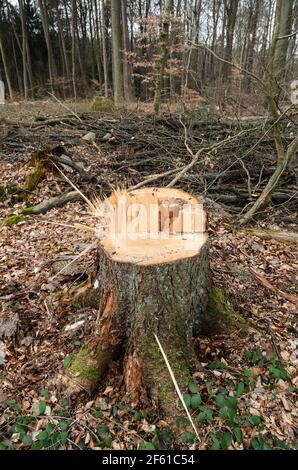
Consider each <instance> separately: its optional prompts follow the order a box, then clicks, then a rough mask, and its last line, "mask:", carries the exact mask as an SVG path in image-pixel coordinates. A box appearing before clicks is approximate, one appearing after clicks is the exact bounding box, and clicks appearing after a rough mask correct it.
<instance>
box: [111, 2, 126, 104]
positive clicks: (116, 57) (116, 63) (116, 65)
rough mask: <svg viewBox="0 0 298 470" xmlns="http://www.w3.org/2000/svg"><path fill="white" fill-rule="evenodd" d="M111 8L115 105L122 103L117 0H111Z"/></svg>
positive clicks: (118, 3)
mask: <svg viewBox="0 0 298 470" xmlns="http://www.w3.org/2000/svg"><path fill="white" fill-rule="evenodd" d="M111 10H112V49H113V85H114V101H115V105H116V106H121V105H122V104H123V100H124V96H123V67H122V57H121V50H122V34H121V5H120V1H119V0H111Z"/></svg>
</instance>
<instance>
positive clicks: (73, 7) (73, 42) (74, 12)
mask: <svg viewBox="0 0 298 470" xmlns="http://www.w3.org/2000/svg"><path fill="white" fill-rule="evenodd" d="M76 47H77V2H76V0H71V60H72V87H73V95H74V98H75V99H77V59H76V57H77V55H76Z"/></svg>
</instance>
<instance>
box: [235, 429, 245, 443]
mask: <svg viewBox="0 0 298 470" xmlns="http://www.w3.org/2000/svg"><path fill="white" fill-rule="evenodd" d="M234 435H235V438H236V441H237V443H238V444H243V435H242V431H241V429H240V428H235V429H234Z"/></svg>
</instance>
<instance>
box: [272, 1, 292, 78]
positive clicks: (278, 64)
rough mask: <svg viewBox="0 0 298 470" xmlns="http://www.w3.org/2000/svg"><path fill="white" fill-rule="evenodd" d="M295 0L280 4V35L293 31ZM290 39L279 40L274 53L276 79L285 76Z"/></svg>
mask: <svg viewBox="0 0 298 470" xmlns="http://www.w3.org/2000/svg"><path fill="white" fill-rule="evenodd" d="M293 7H294V0H286V1H282V2H281V4H280V21H279V26H278V37H283V36H287V35H288V34H290V33H291V30H292V22H293ZM288 46H289V39H288V38H285V39H280V40H278V41H277V44H276V50H275V54H274V73H275V77H276V81H278V82H279V81H281V80H282V79H283V78H284V76H285V70H286V61H287V52H288Z"/></svg>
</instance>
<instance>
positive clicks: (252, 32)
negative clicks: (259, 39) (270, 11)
mask: <svg viewBox="0 0 298 470" xmlns="http://www.w3.org/2000/svg"><path fill="white" fill-rule="evenodd" d="M254 3H255V5H254V6H253V5H251V10H252V11H251V15H250V18H249V27H248V30H247V48H246V56H245V61H244V69H246V70H248V71H249V72H253V62H254V51H255V44H256V34H257V24H258V18H259V10H260V6H261V2H260V0H256V1H255V2H254ZM244 86H245V89H246V91H247V92H249V91H250V89H251V77H250V76H249V75H245V78H244Z"/></svg>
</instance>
